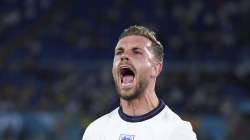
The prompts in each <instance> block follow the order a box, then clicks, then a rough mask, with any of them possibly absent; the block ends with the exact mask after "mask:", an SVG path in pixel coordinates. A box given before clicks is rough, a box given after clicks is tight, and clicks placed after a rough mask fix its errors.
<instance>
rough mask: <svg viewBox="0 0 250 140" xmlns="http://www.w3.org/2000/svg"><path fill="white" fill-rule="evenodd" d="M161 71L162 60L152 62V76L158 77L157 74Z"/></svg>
mask: <svg viewBox="0 0 250 140" xmlns="http://www.w3.org/2000/svg"><path fill="white" fill-rule="evenodd" d="M161 71H162V62H157V63H154V67H153V77H155V78H156V77H158V75H160V73H161Z"/></svg>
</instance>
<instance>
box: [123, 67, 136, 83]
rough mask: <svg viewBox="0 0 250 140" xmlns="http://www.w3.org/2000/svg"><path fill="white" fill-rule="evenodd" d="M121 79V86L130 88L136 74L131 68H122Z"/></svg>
mask: <svg viewBox="0 0 250 140" xmlns="http://www.w3.org/2000/svg"><path fill="white" fill-rule="evenodd" d="M120 76H121V77H120V78H121V84H122V86H123V87H129V86H132V84H133V82H134V79H135V73H134V71H133V70H132V69H131V68H129V67H121V68H120Z"/></svg>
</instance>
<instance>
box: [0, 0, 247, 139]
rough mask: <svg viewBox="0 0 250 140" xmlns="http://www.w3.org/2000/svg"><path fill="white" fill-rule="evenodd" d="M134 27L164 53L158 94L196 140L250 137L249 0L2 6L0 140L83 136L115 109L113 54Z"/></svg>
mask: <svg viewBox="0 0 250 140" xmlns="http://www.w3.org/2000/svg"><path fill="white" fill-rule="evenodd" d="M134 24H139V25H144V26H147V27H149V28H151V29H153V30H155V31H156V32H157V33H158V37H159V38H160V40H161V41H162V42H163V44H164V45H165V46H167V47H166V49H165V54H166V55H165V66H164V71H163V73H162V74H161V77H160V78H159V79H158V84H157V93H158V95H159V96H160V97H161V98H163V99H164V100H165V101H166V103H167V104H168V106H170V107H171V108H172V109H173V110H174V111H175V112H178V113H179V114H180V115H181V116H182V117H183V118H185V119H186V120H189V121H191V122H192V125H193V127H194V129H195V131H196V132H197V137H198V139H199V140H249V139H250V126H249V125H250V93H249V92H250V26H249V25H250V1H249V0H154V1H152V0H104V1H101V0H99V1H98V0H91V1H84V0H71V1H68V0H39V1H37V0H22V1H20V0H1V1H0V140H73V139H81V137H82V134H83V132H84V129H85V128H86V126H87V125H88V124H89V123H90V122H91V121H93V120H94V119H96V118H97V117H99V116H101V115H103V114H105V113H108V112H109V111H110V110H112V109H114V108H115V107H116V106H117V104H118V100H117V96H116V91H115V88H114V86H113V81H112V80H113V79H112V76H111V67H112V58H113V49H114V47H115V45H116V43H117V38H118V36H119V34H120V33H121V31H122V30H123V29H124V28H127V27H128V26H130V25H134Z"/></svg>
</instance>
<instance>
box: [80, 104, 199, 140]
mask: <svg viewBox="0 0 250 140" xmlns="http://www.w3.org/2000/svg"><path fill="white" fill-rule="evenodd" d="M82 140H197V138H196V135H195V133H194V132H193V130H192V126H191V125H190V123H189V122H186V121H183V120H182V119H181V118H180V117H179V116H178V115H176V114H175V113H174V112H173V111H172V110H171V109H169V108H168V107H167V106H166V105H165V104H164V102H163V101H160V104H159V106H158V107H157V108H156V109H154V110H153V111H151V112H149V113H147V114H145V115H142V116H136V117H132V116H128V115H126V114H124V113H123V111H122V109H121V107H118V108H116V109H115V110H113V111H112V112H110V113H109V114H106V115H104V116H102V117H100V118H99V119H97V120H95V121H94V122H92V123H91V124H90V125H89V126H88V127H87V129H86V131H85V133H84V135H83V138H82Z"/></svg>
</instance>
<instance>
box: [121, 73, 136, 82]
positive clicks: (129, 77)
mask: <svg viewBox="0 0 250 140" xmlns="http://www.w3.org/2000/svg"><path fill="white" fill-rule="evenodd" d="M133 80H134V76H133V75H126V76H123V78H122V82H123V83H124V84H128V83H132V82H133Z"/></svg>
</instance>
